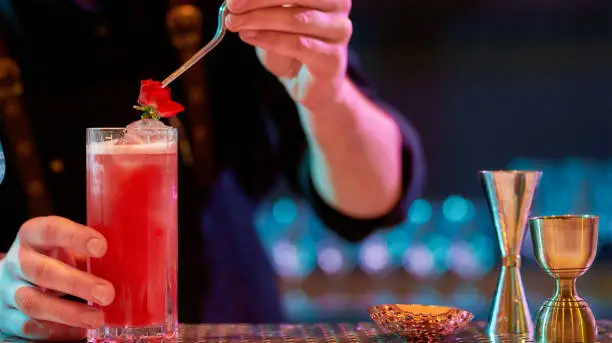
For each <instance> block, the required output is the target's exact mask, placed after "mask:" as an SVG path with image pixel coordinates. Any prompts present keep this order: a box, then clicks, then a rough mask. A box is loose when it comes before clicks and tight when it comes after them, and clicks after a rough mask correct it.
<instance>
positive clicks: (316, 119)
mask: <svg viewBox="0 0 612 343" xmlns="http://www.w3.org/2000/svg"><path fill="white" fill-rule="evenodd" d="M360 97H363V95H362V94H361V93H360V91H359V90H358V89H357V88H356V87H355V86H354V85H353V83H352V82H351V81H350V80H349V79H348V78H347V77H345V78H344V79H343V81H342V83H341V85H340V86H339V87H338V91H337V95H336V96H335V97H333V98H331V99H330V100H329V101H327V102H325V103H322V104H319V105H318V106H316V107H314V108H307V107H305V106H303V105H298V110H299V112H300V115H301V117H302V120H303V121H304V122H303V124H304V126H305V128H306V133H307V135H308V138H309V139H313V140H315V141H316V142H320V143H324V142H327V141H332V142H338V139H340V138H341V137H342V136H345V135H346V134H347V133H350V132H355V131H356V130H357V129H358V128H359V122H360V118H359V117H360V113H359V112H360V111H361V110H362V108H361V107H360V106H359V104H358V100H359V98H360Z"/></svg>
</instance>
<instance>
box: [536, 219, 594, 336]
mask: <svg viewBox="0 0 612 343" xmlns="http://www.w3.org/2000/svg"><path fill="white" fill-rule="evenodd" d="M598 226H599V217H597V216H592V215H563V216H549V217H535V218H530V219H529V227H530V229H531V239H532V240H533V252H534V253H535V257H536V260H537V261H538V264H539V265H540V267H542V269H544V271H545V272H546V273H547V274H548V275H550V276H551V277H552V278H554V279H555V291H554V293H553V296H552V297H551V298H549V299H548V300H546V301H545V302H544V304H542V306H541V307H540V310H539V311H538V314H537V316H536V332H535V338H536V341H537V342H547V343H556V342H584V343H589V342H595V340H596V339H597V324H596V323H595V316H594V315H593V311H591V308H590V307H589V304H588V303H587V302H586V301H585V300H584V299H583V298H582V297H581V296H580V295H579V294H578V290H577V289H576V280H577V279H578V278H579V277H580V276H582V275H583V274H584V273H586V272H587V271H588V270H589V269H590V268H591V266H592V265H593V261H594V260H595V255H596V254H597V236H598V233H597V232H598Z"/></svg>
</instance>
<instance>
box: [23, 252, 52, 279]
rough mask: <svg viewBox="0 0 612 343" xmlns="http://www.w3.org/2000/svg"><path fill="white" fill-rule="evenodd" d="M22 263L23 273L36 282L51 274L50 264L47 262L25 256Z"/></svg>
mask: <svg viewBox="0 0 612 343" xmlns="http://www.w3.org/2000/svg"><path fill="white" fill-rule="evenodd" d="M20 264H21V270H22V272H23V275H25V276H26V278H28V279H30V281H31V282H32V283H34V284H36V283H38V282H39V281H40V280H44V279H45V277H47V275H48V274H49V265H48V264H47V263H44V262H39V261H36V260H33V259H31V258H25V259H23V260H22V261H21V263H20Z"/></svg>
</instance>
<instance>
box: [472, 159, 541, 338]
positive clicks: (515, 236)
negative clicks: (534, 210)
mask: <svg viewBox="0 0 612 343" xmlns="http://www.w3.org/2000/svg"><path fill="white" fill-rule="evenodd" d="M480 175H481V180H482V184H483V187H484V191H485V193H486V195H487V201H488V203H489V209H490V211H491V215H492V217H493V223H494V225H495V231H496V232H497V240H498V241H499V247H500V250H501V259H502V268H501V271H500V274H499V279H498V281H497V290H496V291H495V297H494V298H493V303H492V305H491V312H490V314H489V321H488V323H487V327H486V332H487V334H488V335H489V336H495V335H521V336H525V337H530V336H531V335H532V334H533V321H532V319H531V313H530V312H529V306H528V304H527V297H526V295H525V290H524V288H523V281H522V278H521V271H520V266H521V248H522V246H523V240H524V238H525V228H526V227H527V218H528V217H529V211H530V209H531V203H532V200H533V197H534V195H535V191H536V189H537V187H538V183H539V181H540V177H541V176H542V172H540V171H504V170H501V171H481V172H480Z"/></svg>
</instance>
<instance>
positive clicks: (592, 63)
mask: <svg viewBox="0 0 612 343" xmlns="http://www.w3.org/2000/svg"><path fill="white" fill-rule="evenodd" d="M374 4H376V5H374ZM353 20H354V21H355V34H354V40H353V44H354V45H355V47H356V49H357V50H358V51H359V52H360V53H361V54H362V58H363V60H364V63H365V65H366V68H367V70H368V72H369V74H370V78H371V79H372V80H373V81H374V83H375V84H376V85H377V86H378V88H379V89H380V91H381V93H382V94H383V95H384V96H385V97H386V99H388V100H389V101H390V102H392V103H393V104H394V105H396V106H397V107H399V108H400V109H401V110H403V111H404V113H405V114H406V115H407V116H408V117H409V118H410V119H411V120H412V121H413V122H414V124H415V125H416V126H417V128H418V130H419V131H420V133H421V135H422V138H423V142H424V145H425V149H426V152H427V156H428V160H429V161H428V162H429V175H430V177H429V192H428V193H429V194H428V195H430V196H446V195H447V194H449V193H459V194H464V195H467V196H480V195H481V190H480V188H479V187H480V186H479V184H478V183H477V182H475V181H476V171H477V170H479V169H489V168H504V167H505V166H507V165H508V163H509V162H510V161H511V160H512V159H514V158H516V157H530V158H557V157H561V156H577V157H594V158H599V159H604V158H608V157H610V156H612V142H611V140H612V139H611V137H612V1H606V2H603V1H569V0H567V1H561V0H559V1H552V0H551V1H510V0H507V1H443V0H429V1H398V0H382V1H380V0H378V1H376V2H374V1H367V0H355V1H354V9H353Z"/></svg>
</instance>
